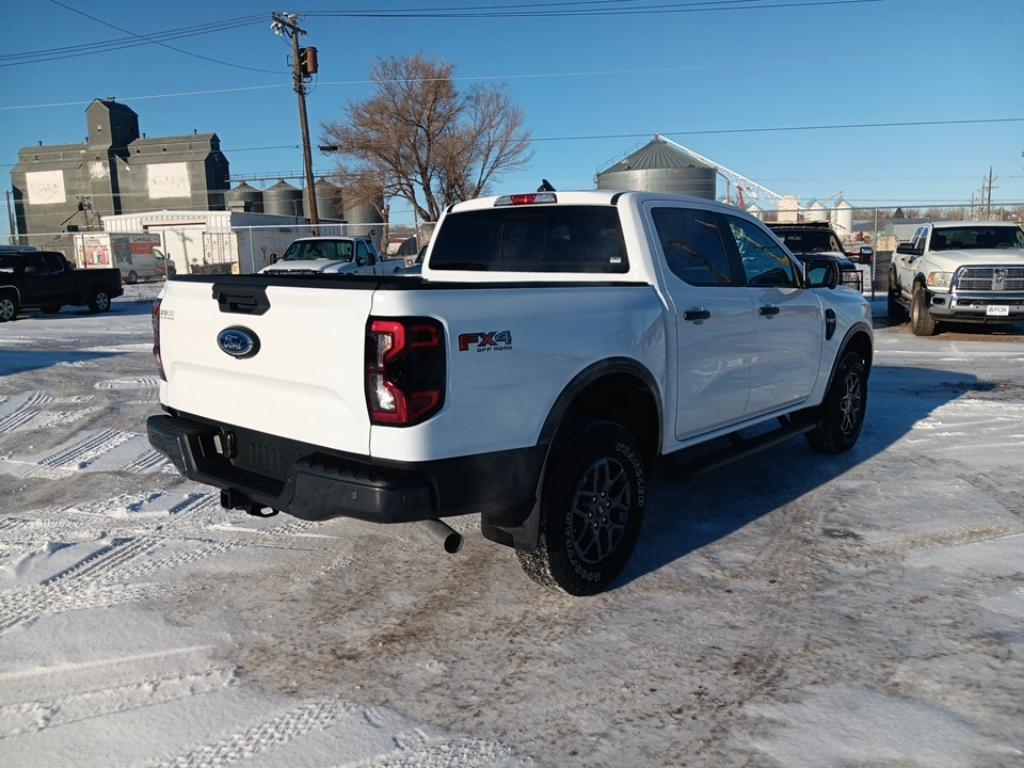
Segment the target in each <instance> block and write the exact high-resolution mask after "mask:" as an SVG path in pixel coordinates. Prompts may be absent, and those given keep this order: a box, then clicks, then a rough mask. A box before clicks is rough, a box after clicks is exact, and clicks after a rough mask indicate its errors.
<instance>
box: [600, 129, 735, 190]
mask: <svg viewBox="0 0 1024 768" xmlns="http://www.w3.org/2000/svg"><path fill="white" fill-rule="evenodd" d="M717 173H718V172H717V169H716V168H715V166H713V165H709V164H708V163H706V162H704V161H703V160H701V159H699V158H697V157H694V156H693V155H691V154H690V153H689V152H685V151H683V150H681V149H679V148H677V147H674V146H671V145H669V144H668V143H666V142H665V141H664V140H663V139H662V138H661V137H660V136H655V137H654V139H653V140H652V141H651V142H650V143H648V144H646V145H644V146H643V147H641V148H640V149H638V150H636V151H635V152H633V153H632V154H630V155H629V156H628V157H626V158H624V159H622V160H620V161H619V162H617V163H615V164H614V165H612V166H610V167H609V168H606V169H605V170H603V171H601V172H600V173H598V174H597V188H598V189H621V190H625V191H630V192H669V193H672V194H677V195H691V196H693V197H705V198H707V199H709V200H714V199H715V181H716V177H717Z"/></svg>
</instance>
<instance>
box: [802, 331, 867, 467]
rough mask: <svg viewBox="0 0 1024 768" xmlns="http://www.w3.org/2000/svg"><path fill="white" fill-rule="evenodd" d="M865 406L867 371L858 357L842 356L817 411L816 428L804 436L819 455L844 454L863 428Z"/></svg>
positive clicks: (850, 354)
mask: <svg viewBox="0 0 1024 768" xmlns="http://www.w3.org/2000/svg"><path fill="white" fill-rule="evenodd" d="M867 407H868V369H867V365H866V364H865V362H864V360H863V359H862V358H861V356H860V354H859V353H857V352H854V351H849V352H846V353H844V354H843V358H842V360H841V361H840V362H839V367H838V368H837V369H836V375H835V378H834V379H832V384H831V386H830V387H829V390H828V394H827V395H825V402H823V403H822V404H821V407H820V408H819V409H818V414H817V415H818V419H819V421H818V425H817V426H816V427H815V428H814V429H812V430H811V431H810V432H806V433H805V434H804V436H805V437H806V438H807V442H808V443H809V444H810V446H811V448H813V449H814V450H816V451H818V452H819V453H845V452H846V451H848V450H850V449H851V448H853V446H854V445H855V444H856V443H857V438H859V437H860V431H861V428H862V427H863V426H864V413H865V412H866V411H867Z"/></svg>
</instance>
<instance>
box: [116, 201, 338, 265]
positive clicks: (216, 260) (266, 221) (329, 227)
mask: <svg viewBox="0 0 1024 768" xmlns="http://www.w3.org/2000/svg"><path fill="white" fill-rule="evenodd" d="M103 229H104V230H105V231H106V232H109V233H115V232H116V233H137V232H146V233H150V234H154V235H158V236H159V237H160V250H161V251H163V252H164V253H165V254H167V257H168V258H169V259H171V261H172V262H173V263H174V267H175V270H176V271H177V273H178V274H179V275H187V274H192V273H194V272H236V273H241V274H248V273H252V272H257V271H259V270H260V269H262V268H263V267H265V266H267V265H268V264H271V263H272V262H273V261H274V257H275V256H276V257H280V256H281V255H282V254H283V253H284V251H285V249H286V248H287V247H288V245H289V244H290V243H291V242H292V240H295V239H296V238H299V237H308V236H309V235H310V234H311V226H310V224H309V222H308V220H307V219H305V218H303V217H301V216H275V215H273V214H267V213H250V212H246V211H154V212H151V213H129V214H121V215H118V216H104V217H103ZM318 229H319V234H321V235H344V234H346V231H345V225H344V224H343V223H340V222H327V223H323V222H321V223H320V224H319V226H318Z"/></svg>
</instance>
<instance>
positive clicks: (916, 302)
mask: <svg viewBox="0 0 1024 768" xmlns="http://www.w3.org/2000/svg"><path fill="white" fill-rule="evenodd" d="M936 325H937V323H936V322H935V318H934V317H932V313H931V312H929V311H928V294H927V293H925V290H924V286H922V285H920V284H918V285H916V286H914V298H913V299H911V302H910V330H911V331H912V332H913V334H914V335H915V336H934V335H935V328H936Z"/></svg>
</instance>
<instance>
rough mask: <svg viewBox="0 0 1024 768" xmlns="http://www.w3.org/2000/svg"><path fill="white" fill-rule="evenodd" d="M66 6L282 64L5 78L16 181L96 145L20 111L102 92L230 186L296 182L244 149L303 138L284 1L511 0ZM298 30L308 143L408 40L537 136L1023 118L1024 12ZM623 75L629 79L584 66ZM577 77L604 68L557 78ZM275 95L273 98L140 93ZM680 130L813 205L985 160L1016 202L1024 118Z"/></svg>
mask: <svg viewBox="0 0 1024 768" xmlns="http://www.w3.org/2000/svg"><path fill="white" fill-rule="evenodd" d="M750 1H751V2H755V3H757V2H758V1H759V0H750ZM779 1H780V0H768V2H763V0H761V2H763V4H772V3H775V2H779ZM62 2H65V3H66V4H68V5H72V6H74V7H76V8H78V9H81V10H83V11H87V12H88V13H91V14H92V15H94V16H97V17H100V18H103V19H105V20H107V21H110V22H112V23H114V24H117V25H119V26H121V27H125V28H127V29H129V30H131V31H133V32H141V33H151V32H156V31H162V30H165V29H170V28H174V27H181V26H186V25H192V24H198V23H203V22H214V21H219V20H222V19H226V18H230V17H235V16H242V15H247V14H254V13H261V12H265V13H266V14H267V22H266V23H265V24H264V23H259V24H257V25H254V26H251V27H246V28H242V29H237V30H232V31H227V32H220V33H216V34H211V35H208V36H203V37H195V38H190V39H185V40H181V41H178V42H175V43H174V45H176V46H179V47H181V48H184V49H187V50H190V51H194V52H197V53H202V54H205V55H207V56H212V57H215V58H218V59H224V60H229V61H232V62H235V63H237V64H242V65H246V66H251V67H255V68H260V69H269V70H276V69H279V70H281V74H280V75H274V74H269V73H262V72H252V71H245V70H240V69H235V68H231V67H228V66H224V65H220V64H214V63H209V62H205V61H201V60H198V59H195V58H191V57H189V56H185V55H182V54H180V53H176V52H174V51H170V50H167V49H165V48H161V47H158V46H155V45H146V46H143V47H138V48H131V49H127V50H124V51H116V52H108V53H101V54H97V55H92V56H85V57H80V58H73V59H64V60H58V61H45V62H43V63H37V64H31V65H23V66H14V67H6V68H2V69H0V72H2V80H0V163H2V164H3V167H4V171H5V172H8V171H9V170H10V166H11V165H13V164H14V163H15V162H16V160H17V150H18V149H19V148H20V147H22V146H27V145H32V144H35V143H36V141H42V142H43V143H46V144H50V143H64V142H75V141H81V139H82V136H84V134H85V123H84V115H83V111H84V109H85V105H84V104H71V105H67V106H59V107H47V108H32V109H10V107H22V106H27V105H38V104H50V103H62V102H87V101H89V100H90V99H92V98H94V97H106V96H116V97H118V99H119V100H123V101H125V102H127V103H129V104H130V105H131V106H132V107H133V108H134V109H135V110H136V111H137V112H138V113H139V115H140V123H141V129H142V130H143V131H145V132H147V133H148V134H149V135H150V136H162V135H171V134H183V133H190V132H191V131H192V129H193V128H196V129H198V130H199V131H200V132H205V131H215V132H216V133H217V134H219V136H220V138H221V142H222V147H223V148H224V151H225V153H226V154H227V156H228V159H229V161H230V163H231V171H232V173H233V174H254V173H270V172H275V171H296V172H297V171H298V170H299V169H300V168H301V153H300V152H299V151H298V150H296V149H276V150H266V151H244V152H243V151H232V148H238V149H241V148H246V147H265V146H274V145H294V144H297V143H298V142H299V133H298V124H297V116H296V108H295V96H294V93H293V92H292V91H291V90H290V88H289V87H288V75H287V73H286V71H285V70H286V55H287V54H288V48H287V47H286V45H285V43H284V42H282V41H281V40H280V39H278V38H276V37H275V36H274V35H273V34H272V32H271V30H270V23H269V22H270V19H269V13H270V11H271V10H342V9H362V8H385V9H391V8H409V7H432V6H466V5H481V4H487V5H491V4H496V5H502V4H504V5H508V4H517V3H513V2H512V0H423V1H421V2H414V0H346V1H345V2H333V3H332V2H325V1H324V0H304V2H303V3H301V4H300V6H299V7H297V8H296V7H293V8H287V7H281V6H276V7H275V6H267V5H264V4H263V3H259V2H225V1H223V0H222V2H218V3H216V4H214V3H209V2H206V3H202V2H195V1H194V0H181V1H179V2H176V3H173V4H171V3H149V2H134V3H130V2H122V1H121V0H101V1H100V2H89V3H87V2H86V0H62ZM664 2H665V0H635V2H634V3H633V4H634V5H636V6H639V7H643V6H644V5H658V4H659V3H664ZM629 4H630V3H629V2H626V3H621V2H620V3H619V5H629ZM4 5H5V8H4V10H5V21H6V25H5V29H4V32H3V36H2V38H0V39H2V40H3V43H4V45H3V48H4V51H5V52H7V53H17V52H21V51H31V50H37V49H41V48H52V47H56V46H66V45H76V44H80V43H88V42H94V41H98V40H106V39H110V38H115V37H121V36H122V33H120V32H117V31H116V30H113V29H110V28H107V27H104V26H103V25H101V24H99V23H96V22H94V21H90V20H88V19H85V18H82V17H80V16H77V15H75V14H73V13H72V12H70V11H68V10H66V9H65V8H62V7H60V6H59V5H57V4H54V3H53V2H51V1H50V0H33V2H17V3H13V2H7V3H5V4H4ZM611 5H615V3H612V4H611ZM304 25H305V26H306V27H307V29H309V30H310V32H311V36H310V38H309V41H310V44H313V45H316V46H317V47H318V48H319V50H320V67H321V71H320V76H319V83H318V84H317V86H316V88H315V90H314V91H313V93H312V94H311V96H310V98H309V109H310V120H311V127H312V130H313V132H314V136H315V137H318V135H319V125H320V123H321V122H322V121H325V120H332V119H337V118H340V117H341V116H342V114H343V109H344V105H345V104H346V103H347V102H348V101H350V100H353V99H360V98H364V97H366V96H367V95H368V94H369V92H370V87H369V86H368V85H365V84H339V83H338V81H342V82H344V81H358V80H364V79H365V78H366V77H367V75H368V71H369V66H370V63H371V62H372V60H373V59H374V58H375V57H377V56H386V55H402V54H407V53H411V52H414V51H417V50H418V51H422V52H423V53H426V54H430V55H436V56H439V57H443V58H447V59H450V60H452V61H454V62H455V63H456V64H457V66H458V70H457V72H458V75H460V76H463V77H467V78H470V77H478V76H491V75H498V76H502V77H504V78H507V79H505V80H504V82H505V83H506V84H507V87H508V90H509V91H510V93H511V94H512V96H513V98H514V99H515V101H516V102H518V103H519V104H520V105H521V106H522V107H523V108H524V110H525V112H526V119H527V125H528V127H529V128H530V129H531V130H532V131H533V134H534V136H535V137H538V138H543V137H557V136H579V135H593V134H622V133H640V134H653V133H655V132H656V131H661V132H672V131H700V130H709V129H724V128H749V127H762V126H794V125H812V124H823V123H862V122H887V121H908V120H957V119H974V118H999V117H1021V116H1024V82H1022V79H1021V73H1024V45H1022V44H1021V41H1020V35H1021V30H1022V29H1024V0H975V2H972V3H964V2H959V1H958V0H883V1H882V2H868V3H857V4H843V5H834V6H832V7H799V8H778V9H771V10H770V9H764V10H739V11H732V12H722V11H719V12H711V13H685V14H666V15H646V16H611V17H588V18H526V19H478V20H465V19H463V20H455V19H452V20H429V21H424V20H402V19H387V20H377V19H358V20H353V19H337V18H324V17H309V18H307V19H306V20H305V21H304ZM612 70H615V71H620V70H633V71H634V72H631V73H622V74H592V73H595V72H604V73H607V72H609V71H612ZM635 70H665V71H661V72H650V71H648V72H639V73H638V72H635ZM669 70H671V71H669ZM568 72H572V73H580V72H585V73H591V74H581V75H576V76H563V73H568ZM529 75H544V76H542V77H527V76H529ZM549 75H550V76H549ZM494 82H502V80H501V79H498V80H495V81H494ZM467 84H468V81H467ZM265 85H272V86H273V85H277V86H280V87H276V88H267V89H259V90H248V91H241V92H233V93H221V94H209V95H193V96H176V97H169V98H153V99H145V100H132V99H130V98H129V97H132V96H149V95H161V94H170V93H179V92H184V91H188V92H193V91H207V90H214V89H230V88H238V87H245V86H265ZM673 138H674V139H675V140H677V141H680V142H681V143H683V144H687V145H689V146H691V147H693V148H694V149H696V150H697V151H699V152H701V153H702V154H704V155H707V156H709V157H711V158H713V159H715V160H717V161H718V162H720V163H723V164H725V165H726V166H729V167H731V168H733V169H735V170H737V171H739V172H741V173H743V174H745V175H747V176H749V177H751V178H753V179H755V180H757V181H759V182H761V183H763V184H765V185H767V186H769V187H771V188H773V189H775V190H777V191H779V192H782V193H792V194H797V195H800V196H801V197H802V198H804V199H807V198H811V197H827V196H829V195H831V194H833V193H835V192H837V191H839V190H842V191H843V192H844V193H845V195H846V197H847V198H848V199H850V200H851V202H853V203H854V204H858V205H859V204H864V205H867V204H871V203H875V204H879V205H895V204H897V203H904V202H905V203H925V204H927V203H929V202H933V201H934V202H953V201H962V200H967V199H969V197H970V195H971V193H972V192H973V191H974V190H976V189H977V188H978V187H979V185H980V183H981V177H982V174H983V173H984V172H986V171H987V169H988V167H989V166H990V165H991V166H993V167H994V170H995V174H996V175H997V176H998V177H999V180H998V181H997V185H998V186H997V189H996V190H995V192H994V198H995V199H999V200H1013V201H1020V200H1024V158H1022V156H1021V153H1022V152H1024V123H1003V124H998V125H966V126H937V127H922V128H877V129H864V130H852V129H843V130H834V131H805V132H779V133H748V134H744V133H736V134H725V135H714V134H712V135H697V136H673ZM643 143H645V141H644V139H641V138H619V139H600V140H586V141H547V142H545V141H538V142H536V143H535V144H534V147H533V149H534V157H533V161H532V163H531V164H530V167H529V168H527V169H526V170H524V171H523V172H520V173H517V174H515V175H513V176H508V177H506V178H504V179H503V180H501V181H499V182H498V184H497V185H496V187H495V190H494V191H496V192H507V191H522V190H529V189H533V188H535V187H536V185H537V183H538V182H539V180H540V178H541V177H542V176H543V177H546V178H548V179H550V180H551V181H552V182H553V183H554V184H555V186H556V187H558V188H562V189H568V188H584V189H586V188H590V187H592V185H593V176H594V173H595V171H597V170H599V169H600V168H601V167H603V166H605V165H607V164H610V163H611V162H613V161H615V160H618V159H620V158H621V157H622V156H624V155H625V154H626V153H627V152H628V151H629V150H631V149H634V148H636V147H638V146H640V145H641V144H643ZM331 165H332V161H331V159H330V158H328V157H325V156H316V157H315V158H314V167H315V168H317V169H324V170H327V169H330V167H331ZM7 183H8V184H9V177H8V180H7ZM393 209H394V211H395V212H396V214H397V213H398V212H399V211H401V210H406V209H407V206H406V205H404V204H402V203H400V202H396V203H395V205H394V206H393ZM395 218H396V219H401V218H402V216H401V215H396V216H395ZM6 226H7V222H6V216H3V217H0V231H6Z"/></svg>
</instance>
